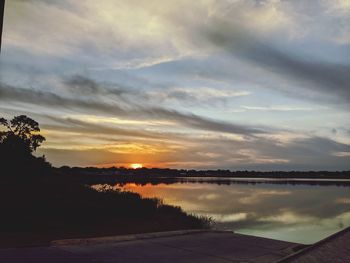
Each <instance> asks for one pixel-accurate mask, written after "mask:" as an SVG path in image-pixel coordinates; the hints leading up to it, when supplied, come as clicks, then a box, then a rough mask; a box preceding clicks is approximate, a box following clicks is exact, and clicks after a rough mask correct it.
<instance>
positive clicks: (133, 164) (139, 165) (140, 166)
mask: <svg viewBox="0 0 350 263" xmlns="http://www.w3.org/2000/svg"><path fill="white" fill-rule="evenodd" d="M130 167H131V168H132V169H140V168H142V167H143V166H142V164H141V163H132V164H130Z"/></svg>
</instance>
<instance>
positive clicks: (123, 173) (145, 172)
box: [56, 166, 350, 179]
mask: <svg viewBox="0 0 350 263" xmlns="http://www.w3.org/2000/svg"><path fill="white" fill-rule="evenodd" d="M56 171H57V172H58V173H63V174H65V175H84V176H89V175H90V176H110V177H118V178H120V177H129V176H133V177H134V176H137V177H152V178H159V177H161V178H164V177H165V178H174V177H175V178H178V177H185V178H187V177H222V178H230V177H235V178H281V179H287V178H299V179H300V178H305V179H350V171H264V172H262V171H230V170H221V169H219V170H185V169H179V170H178V169H170V168H163V169H162V168H140V169H127V168H124V167H119V168H117V167H110V168H96V167H86V168H82V167H68V166H62V167H60V168H56Z"/></svg>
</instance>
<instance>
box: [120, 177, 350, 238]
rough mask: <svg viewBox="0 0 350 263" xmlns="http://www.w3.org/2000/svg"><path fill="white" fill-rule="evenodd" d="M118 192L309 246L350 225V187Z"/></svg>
mask: <svg viewBox="0 0 350 263" xmlns="http://www.w3.org/2000/svg"><path fill="white" fill-rule="evenodd" d="M116 188H122V189H124V190H128V191H132V192H137V193H139V194H141V195H142V196H144V197H158V198H161V199H163V200H164V202H165V203H166V204H171V205H176V206H180V207H182V208H183V210H185V211H186V212H189V213H193V214H196V215H205V216H209V217H212V218H213V219H214V220H215V222H216V223H215V228H217V229H225V230H233V231H235V232H238V233H244V234H250V235H256V236H262V237H269V238H274V239H280V240H286V241H293V242H299V243H304V244H309V243H314V242H316V241H318V240H320V239H322V238H324V237H326V236H328V235H330V234H332V233H335V232H337V231H339V230H341V229H343V228H345V227H347V226H350V187H349V186H335V185H327V186H320V185H307V184H303V185H291V184H273V183H269V182H265V183H260V184H247V183H244V182H235V183H234V184H229V185H228V184H226V185H224V184H217V183H212V182H211V183H210V182H200V183H198V182H197V183H193V182H187V183H183V182H182V183H172V184H163V183H160V184H155V185H152V184H145V185H143V186H141V185H137V184H134V183H128V184H125V185H117V186H116Z"/></svg>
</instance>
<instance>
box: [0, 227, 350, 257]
mask: <svg viewBox="0 0 350 263" xmlns="http://www.w3.org/2000/svg"><path fill="white" fill-rule="evenodd" d="M349 241H350V229H349V228H347V229H345V230H343V231H341V232H339V233H337V234H335V235H333V236H331V237H329V238H326V239H324V240H322V241H320V242H317V243H316V244H314V245H311V246H304V245H300V244H296V243H291V242H285V241H278V240H273V239H267V238H261V237H254V236H248V235H241V234H236V233H233V232H228V231H213V230H188V231H172V232H163V233H150V234H138V235H128V236H116V237H105V238H91V239H72V240H58V241H54V242H51V246H50V247H36V248H12V249H0V262H7V263H20V262H21V263H22V262H26V263H31V262H33V263H34V262H35V263H41V262H43V263H44V262H45V263H46V262H50V263H59V262H65V263H73V262H74V263H83V262H84V263H92V262H104V263H118V262H133V263H134V262H135V263H141V262H142V263H147V262H167V263H173V262H176V263H177V262H201V263H205V262H218V263H221V262H246V263H249V262H251V263H253V262H261V263H263V262H266V263H267V262H269V263H273V262H276V263H277V262H279V263H287V262H295V263H299V262H300V263H304V262H305V263H308V262H321V263H323V262H327V263H328V262H339V263H345V262H349V261H348V260H349V256H350V248H349V246H348V244H349Z"/></svg>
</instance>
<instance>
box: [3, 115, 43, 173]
mask: <svg viewBox="0 0 350 263" xmlns="http://www.w3.org/2000/svg"><path fill="white" fill-rule="evenodd" d="M0 126H1V127H2V131H0V160H1V163H2V165H1V167H0V168H1V170H2V171H3V172H4V174H5V176H6V175H7V177H8V176H9V175H11V174H15V175H16V176H19V175H24V173H25V174H26V175H28V174H29V175H32V174H38V173H39V172H40V171H43V170H44V169H43V168H44V167H46V168H47V167H48V166H49V165H48V163H47V162H46V161H45V158H44V157H39V158H37V157H35V156H33V154H32V153H33V152H35V151H36V149H37V148H38V147H39V146H40V145H41V144H42V143H43V142H44V141H45V137H43V136H42V135H40V134H39V132H40V128H39V124H38V123H37V122H36V121H34V120H33V119H31V118H29V117H27V116H25V115H20V116H16V117H14V118H13V119H12V120H6V119H5V118H0Z"/></svg>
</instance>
